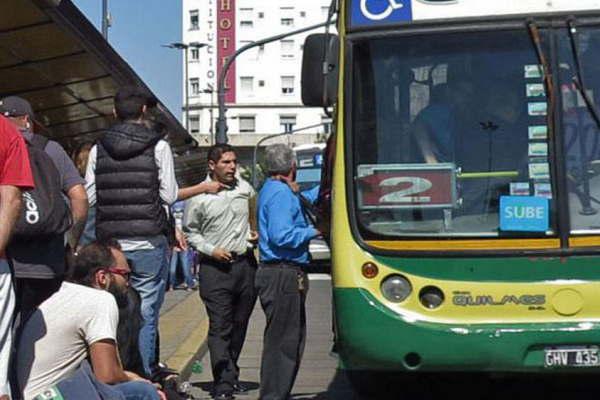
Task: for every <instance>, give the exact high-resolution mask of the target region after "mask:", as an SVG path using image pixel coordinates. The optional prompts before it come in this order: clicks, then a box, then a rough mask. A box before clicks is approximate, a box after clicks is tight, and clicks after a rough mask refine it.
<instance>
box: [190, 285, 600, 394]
mask: <svg viewBox="0 0 600 400" xmlns="http://www.w3.org/2000/svg"><path fill="white" fill-rule="evenodd" d="M324 278H325V276H323V275H316V276H313V277H312V279H311V282H310V284H311V287H310V291H309V296H308V302H307V314H308V315H307V316H308V322H307V323H308V340H307V346H306V351H305V353H304V358H303V360H302V365H301V368H300V372H299V374H298V379H297V381H296V385H295V386H294V389H293V392H292V395H293V399H294V400H299V399H315V400H342V399H343V400H357V399H358V398H359V397H358V395H356V394H354V393H353V392H352V389H351V387H350V384H349V382H348V380H347V378H346V377H345V375H344V374H343V373H341V372H338V371H337V361H336V359H334V358H332V357H330V356H329V350H330V349H331V343H332V342H331V340H332V337H331V298H330V290H331V285H330V281H329V280H324ZM263 329H264V316H263V313H262V310H261V309H260V306H259V305H257V307H256V309H255V310H254V314H253V315H252V320H251V323H250V327H249V329H248V336H247V340H246V344H245V346H244V350H243V352H242V356H241V358H240V363H239V364H240V367H241V379H242V381H243V382H245V383H246V384H248V385H249V386H250V387H251V388H252V389H253V390H251V391H250V393H248V394H247V395H243V396H242V395H239V396H237V398H238V399H239V400H255V399H257V396H258V382H259V370H260V354H261V351H262V333H263ZM202 365H203V369H204V370H203V373H201V374H194V375H192V377H191V378H190V382H191V383H192V385H193V388H192V391H191V394H192V395H193V396H194V398H195V399H210V398H211V397H210V394H209V393H210V389H211V381H212V375H211V373H210V362H209V359H208V355H207V356H205V358H204V359H203V360H202ZM383 386H384V389H385V390H383V393H381V394H379V395H377V396H375V397H374V398H376V399H410V400H429V399H431V400H433V399H435V400H438V399H443V398H450V399H452V398H457V399H461V400H467V399H473V400H474V399H485V400H506V399H511V400H516V399H525V398H526V399H527V400H534V399H540V400H541V399H544V400H547V399H561V400H564V399H585V398H595V397H597V394H598V393H600V379H598V378H597V375H592V376H587V377H581V376H579V377H574V376H567V377H562V378H557V377H555V376H552V377H547V378H545V379H540V378H535V377H533V376H524V377H521V378H519V379H516V378H507V377H503V378H502V377H495V379H493V380H491V379H489V377H488V376H475V375H469V376H460V377H458V376H450V375H444V376H439V377H435V378H431V377H429V378H427V379H425V378H421V379H419V380H417V381H414V380H413V381H411V382H410V383H409V382H402V381H400V380H399V379H398V377H397V376H395V377H393V378H392V379H390V380H389V381H388V382H386V383H385V384H384V385H383Z"/></svg>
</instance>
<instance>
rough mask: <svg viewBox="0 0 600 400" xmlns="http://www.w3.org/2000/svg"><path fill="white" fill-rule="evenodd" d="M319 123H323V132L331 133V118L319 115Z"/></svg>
mask: <svg viewBox="0 0 600 400" xmlns="http://www.w3.org/2000/svg"><path fill="white" fill-rule="evenodd" d="M321 123H322V124H323V133H324V134H326V135H329V134H330V133H331V123H332V121H331V118H330V117H328V116H326V115H321Z"/></svg>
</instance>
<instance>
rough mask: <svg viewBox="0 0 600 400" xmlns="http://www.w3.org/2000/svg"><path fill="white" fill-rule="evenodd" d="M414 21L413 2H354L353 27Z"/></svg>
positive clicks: (351, 22)
mask: <svg viewBox="0 0 600 400" xmlns="http://www.w3.org/2000/svg"><path fill="white" fill-rule="evenodd" d="M411 20H412V0H352V13H351V21H350V25H351V26H352V27H359V26H374V25H384V24H390V23H394V22H403V21H411Z"/></svg>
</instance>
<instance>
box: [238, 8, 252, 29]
mask: <svg viewBox="0 0 600 400" xmlns="http://www.w3.org/2000/svg"><path fill="white" fill-rule="evenodd" d="M240 26H241V27H245V28H251V27H253V26H254V9H253V8H240Z"/></svg>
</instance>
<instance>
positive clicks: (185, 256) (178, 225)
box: [167, 201, 198, 291]
mask: <svg viewBox="0 0 600 400" xmlns="http://www.w3.org/2000/svg"><path fill="white" fill-rule="evenodd" d="M184 210H185V202H184V201H178V202H177V203H175V204H173V206H172V207H171V213H172V215H173V219H174V220H175V229H177V230H178V231H179V232H180V231H181V230H182V229H183V212H184ZM193 258H194V256H193V254H192V249H190V248H189V247H188V245H187V243H186V241H185V239H184V240H182V241H178V243H177V244H175V245H174V246H173V251H172V252H171V268H170V269H169V283H168V285H167V290H171V289H186V290H189V291H191V290H195V289H196V288H197V286H198V281H196V280H195V279H194V276H193V275H192V263H193ZM179 267H181V268H179ZM178 271H181V273H182V276H183V283H182V284H181V286H179V285H178V281H177V275H178V274H177V272H178Z"/></svg>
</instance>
